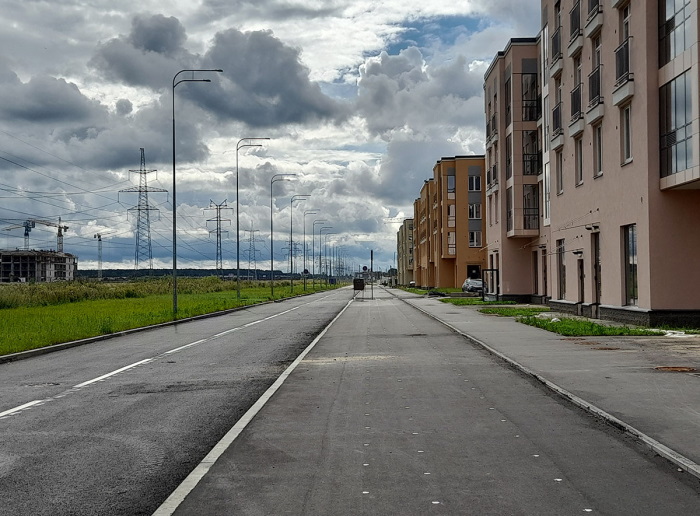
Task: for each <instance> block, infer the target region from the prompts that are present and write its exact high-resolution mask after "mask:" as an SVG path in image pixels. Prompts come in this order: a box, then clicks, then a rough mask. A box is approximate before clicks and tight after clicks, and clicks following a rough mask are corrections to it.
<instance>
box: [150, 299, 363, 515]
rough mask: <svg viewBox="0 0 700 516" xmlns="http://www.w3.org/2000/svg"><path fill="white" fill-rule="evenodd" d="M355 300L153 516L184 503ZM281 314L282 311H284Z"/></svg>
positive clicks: (281, 376) (162, 513) (172, 511)
mask: <svg viewBox="0 0 700 516" xmlns="http://www.w3.org/2000/svg"><path fill="white" fill-rule="evenodd" d="M352 302H353V299H351V300H350V301H348V303H347V304H346V305H345V306H344V307H343V309H342V310H341V311H340V312H339V313H338V315H336V316H335V317H334V318H333V320H332V321H331V322H330V323H328V325H327V326H326V327H325V328H324V329H323V331H322V332H321V333H319V334H318V336H317V337H316V338H315V339H314V340H313V341H312V342H311V344H309V345H308V346H307V347H306V349H305V350H304V351H302V352H301V354H300V355H299V356H298V357H297V358H296V360H294V362H292V364H291V365H290V366H289V367H288V368H287V369H285V371H284V372H283V373H282V374H281V375H280V377H279V378H277V380H275V383H273V384H272V385H271V386H270V387H269V388H268V389H267V390H266V391H265V393H264V394H263V395H262V396H260V398H259V399H258V401H256V402H255V403H254V404H253V406H252V407H250V408H249V409H248V411H247V412H246V413H245V414H243V416H242V417H241V418H240V419H239V420H238V421H237V422H236V424H235V425H233V427H232V428H231V430H229V431H228V432H227V433H226V435H225V436H224V437H223V438H222V439H221V440H220V441H219V442H218V443H216V446H214V448H212V450H211V451H210V452H209V453H208V454H207V456H206V457H204V459H202V462H200V463H199V464H198V465H197V467H196V468H195V469H194V470H193V471H192V472H191V473H190V474H189V475H188V476H187V478H185V480H183V481H182V483H181V484H180V485H179V486H178V487H177V488H176V489H175V491H173V492H172V494H171V495H170V496H169V497H168V499H167V500H165V501H164V502H163V504H162V505H161V506H160V507H158V509H157V510H156V512H154V513H153V516H170V515H172V514H173V513H174V512H175V511H176V510H177V508H178V507H179V506H180V504H181V503H182V502H183V501H184V500H185V498H186V497H187V495H188V494H190V492H191V491H192V490H193V489H194V488H195V487H196V486H197V484H198V483H199V482H200V481H201V480H202V478H204V475H206V474H207V472H208V471H209V470H210V469H211V467H212V466H213V465H214V463H215V462H216V461H217V460H218V459H219V457H221V455H223V454H224V452H225V451H226V450H227V449H228V447H229V446H231V444H233V442H234V441H235V440H236V438H237V437H238V436H239V435H240V434H241V432H242V431H243V429H244V428H245V427H246V426H248V423H250V422H251V421H252V420H253V418H254V417H255V416H256V415H257V413H258V412H260V410H261V409H262V408H263V407H264V406H265V404H266V403H267V402H268V401H269V400H270V398H271V397H272V396H273V395H274V394H275V392H277V390H278V389H279V388H280V387H281V386H282V384H283V383H284V382H285V380H286V379H287V378H288V377H289V375H290V374H292V371H294V369H296V367H297V366H298V365H299V363H300V362H301V361H302V360H303V359H304V357H305V356H306V355H307V354H308V353H309V352H310V351H311V350H312V349H313V348H314V346H315V345H316V343H317V342H318V341H319V340H321V338H322V337H323V336H324V335H325V334H326V332H327V331H328V330H329V329H330V327H331V326H332V325H333V323H334V322H335V321H337V320H338V318H339V317H340V316H341V315H343V313H344V312H345V310H347V309H348V307H349V306H350V304H351V303H352ZM288 311H291V310H288ZM280 315H281V314H280Z"/></svg>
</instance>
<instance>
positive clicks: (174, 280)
mask: <svg viewBox="0 0 700 516" xmlns="http://www.w3.org/2000/svg"><path fill="white" fill-rule="evenodd" d="M186 72H190V73H191V74H192V78H191V79H178V78H177V77H178V75H180V74H181V73H186ZM196 72H218V73H222V72H223V70H221V69H220V68H216V69H208V68H200V69H195V70H180V71H179V72H177V73H176V74H175V76H174V77H173V319H175V318H176V317H177V190H176V188H175V86H177V85H178V84H181V83H183V82H211V80H210V79H195V78H194V74H195V73H196Z"/></svg>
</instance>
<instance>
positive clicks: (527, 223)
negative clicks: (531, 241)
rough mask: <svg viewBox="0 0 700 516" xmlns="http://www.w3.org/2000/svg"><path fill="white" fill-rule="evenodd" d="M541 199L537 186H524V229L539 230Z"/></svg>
mask: <svg viewBox="0 0 700 516" xmlns="http://www.w3.org/2000/svg"><path fill="white" fill-rule="evenodd" d="M539 227H540V198H539V188H538V186H537V185H523V229H539Z"/></svg>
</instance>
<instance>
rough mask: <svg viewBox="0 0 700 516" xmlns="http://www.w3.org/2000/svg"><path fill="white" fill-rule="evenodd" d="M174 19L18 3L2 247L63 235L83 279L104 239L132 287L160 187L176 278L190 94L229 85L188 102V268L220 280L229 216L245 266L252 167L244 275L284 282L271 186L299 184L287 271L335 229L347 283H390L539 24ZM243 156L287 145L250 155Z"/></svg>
mask: <svg viewBox="0 0 700 516" xmlns="http://www.w3.org/2000/svg"><path fill="white" fill-rule="evenodd" d="M165 4H166V3H165V2H162V1H158V2H156V1H152V0H139V1H135V0H121V1H120V2H114V1H113V0H109V1H108V0H0V12H1V13H2V16H1V17H0V199H1V200H0V228H1V229H2V230H3V231H0V248H4V249H15V248H22V247H23V246H24V228H23V227H22V225H23V223H24V221H26V220H27V219H38V220H46V221H49V222H52V223H54V224H57V223H58V220H59V217H60V219H61V225H65V226H68V230H67V231H66V232H65V234H64V251H65V252H67V253H71V254H74V255H76V256H77V257H78V261H79V269H95V268H97V264H98V245H97V239H96V238H95V235H96V234H100V235H101V236H102V238H101V239H102V266H103V268H123V269H133V268H134V266H135V254H136V224H137V221H138V212H137V211H136V210H134V209H133V208H135V207H136V206H137V205H138V203H139V195H138V193H136V192H134V191H133V190H138V188H139V186H140V180H141V179H142V178H144V177H145V179H146V181H147V186H148V187H149V188H152V189H153V191H151V192H149V193H148V203H149V205H150V207H151V208H152V209H150V210H149V211H148V215H149V219H150V232H151V248H152V255H153V267H154V268H170V267H172V228H173V192H172V179H173V175H172V174H173V158H172V152H173V144H172V138H173V122H172V120H173V78H174V76H175V74H177V73H178V71H180V70H183V69H222V70H223V72H222V73H217V72H197V73H194V74H180V75H179V76H178V78H179V79H188V81H186V82H182V83H180V84H178V85H177V86H176V87H175V88H174V91H175V133H176V188H177V192H176V205H177V206H176V210H175V212H176V217H177V218H176V221H177V222H176V227H177V262H178V268H214V267H215V265H216V240H217V239H216V231H217V222H216V210H213V209H208V208H210V207H211V206H213V205H222V206H223V205H225V206H226V207H227V208H229V209H224V210H221V219H222V220H221V222H220V230H221V235H222V260H223V266H224V268H235V267H236V211H235V209H236V157H237V156H238V171H239V172H238V183H239V195H238V200H239V205H240V211H239V212H238V221H239V229H240V244H239V245H240V250H241V254H240V262H241V267H242V268H245V267H248V264H249V263H250V264H251V266H255V267H257V268H259V269H268V270H269V268H270V241H271V239H270V213H271V209H270V196H271V186H270V181H271V178H272V176H273V175H275V174H294V175H290V176H284V177H285V178H286V179H287V180H283V181H277V182H275V183H274V184H273V185H272V213H273V227H274V251H275V253H274V260H275V268H276V269H281V270H284V271H286V270H288V266H287V265H286V264H287V256H288V249H289V234H290V224H291V226H292V231H293V233H294V241H295V242H298V243H299V246H300V247H301V246H302V245H303V244H302V236H303V233H304V231H306V233H307V236H308V237H309V238H308V240H309V242H308V244H307V249H308V251H307V253H308V255H309V259H308V260H309V262H310V255H311V249H310V247H311V234H312V233H314V235H315V237H314V240H315V246H316V247H315V249H316V253H318V242H319V237H318V234H319V229H320V228H327V229H325V230H324V231H323V232H324V234H326V233H327V234H328V236H325V237H324V238H323V241H324V243H325V242H328V244H329V245H331V246H335V247H336V248H337V249H338V250H339V251H338V252H339V253H340V254H341V255H342V256H343V257H344V258H345V262H346V264H347V266H348V267H353V268H355V269H357V268H360V267H362V266H368V265H369V256H370V250H373V251H374V267H375V270H376V269H382V270H387V268H388V267H391V266H392V265H395V252H396V232H397V231H398V228H399V225H400V222H401V221H402V220H403V219H404V218H407V217H412V216H413V201H414V199H415V198H416V197H418V196H419V194H420V188H421V186H422V184H423V181H424V180H425V179H428V178H430V177H432V168H433V166H434V164H435V163H436V162H437V161H438V160H439V159H440V158H441V157H448V156H455V155H468V154H483V152H484V141H485V134H484V103H483V76H484V72H485V71H486V69H487V67H488V65H489V63H490V62H491V60H492V59H493V58H494V56H495V55H496V53H497V52H498V51H499V50H503V48H504V47H505V46H506V44H507V42H508V40H509V39H510V38H512V37H528V36H536V35H537V30H538V26H539V23H538V22H539V1H536V0H457V1H454V0H445V1H443V0H432V1H430V0H428V1H426V2H415V3H413V2H405V1H399V0H382V1H381V2H378V1H376V0H373V1H370V0H296V1H294V0H199V1H194V0H171V1H170V2H167V4H168V5H167V6H166V5H165ZM413 4H415V5H413ZM191 79H194V82H192V81H191ZM202 79H208V80H210V82H201V80H202ZM243 138H269V140H251V141H244V142H243V144H245V143H250V144H260V146H247V147H242V148H240V150H239V151H238V152H237V151H236V146H237V142H239V140H241V139H243ZM141 148H143V149H144V156H145V164H146V167H145V170H147V171H152V172H149V173H147V174H140V173H138V171H139V170H140V168H141V152H140V149H141ZM125 190H132V191H125ZM157 190H167V191H166V192H162V191H157ZM295 195H308V197H304V198H303V199H305V200H303V201H302V200H298V201H295V202H294V203H292V202H291V201H292V197H293V196H295ZM141 202H142V203H143V199H142V200H141ZM314 212H315V213H314ZM142 216H145V212H142ZM314 221H316V222H318V223H317V224H314ZM322 221H326V222H322ZM17 226H18V227H17ZM313 228H315V229H316V231H315V232H314V231H313V230H312V229H313ZM251 235H252V237H251ZM29 247H30V248H32V249H55V248H56V228H55V227H53V226H50V225H44V224H41V223H37V224H36V226H35V227H34V228H33V229H32V230H31V232H30V235H29ZM253 251H254V252H253ZM300 253H301V251H300ZM297 263H298V264H299V265H297V266H296V268H297V270H301V268H302V266H301V263H302V255H301V254H299V256H298V258H297ZM140 266H141V268H143V267H146V268H147V267H148V261H147V260H145V261H144V259H143V258H142V259H141V263H140ZM307 268H308V269H310V270H311V269H312V267H311V266H310V265H309V264H308V263H307Z"/></svg>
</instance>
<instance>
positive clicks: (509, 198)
mask: <svg viewBox="0 0 700 516" xmlns="http://www.w3.org/2000/svg"><path fill="white" fill-rule="evenodd" d="M512 230H513V187H512V186H511V187H509V188H508V189H507V190H506V231H512Z"/></svg>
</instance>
